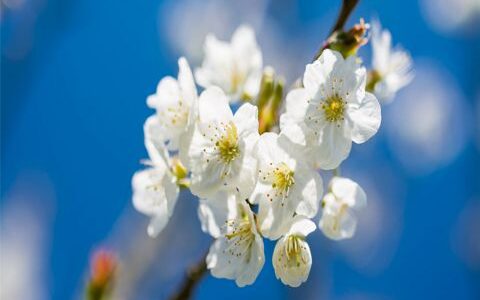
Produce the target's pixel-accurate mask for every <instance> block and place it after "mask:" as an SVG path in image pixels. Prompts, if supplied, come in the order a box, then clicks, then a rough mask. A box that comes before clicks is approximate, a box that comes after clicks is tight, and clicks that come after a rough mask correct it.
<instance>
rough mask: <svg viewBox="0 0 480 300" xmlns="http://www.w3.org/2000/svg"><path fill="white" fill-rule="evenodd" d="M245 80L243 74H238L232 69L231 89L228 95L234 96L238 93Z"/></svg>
mask: <svg viewBox="0 0 480 300" xmlns="http://www.w3.org/2000/svg"><path fill="white" fill-rule="evenodd" d="M244 80H245V76H244V74H242V73H240V72H239V71H238V70H237V68H234V69H233V72H232V75H231V84H232V85H231V89H230V93H232V94H235V93H237V92H238V90H239V89H240V86H241V85H242V84H243V82H244Z"/></svg>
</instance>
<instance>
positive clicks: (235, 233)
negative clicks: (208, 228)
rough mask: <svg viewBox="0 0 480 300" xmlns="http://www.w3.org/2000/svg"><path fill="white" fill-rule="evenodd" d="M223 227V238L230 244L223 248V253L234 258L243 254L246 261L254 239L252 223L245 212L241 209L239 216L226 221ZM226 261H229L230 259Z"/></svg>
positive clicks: (249, 256) (248, 258)
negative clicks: (224, 230)
mask: <svg viewBox="0 0 480 300" xmlns="http://www.w3.org/2000/svg"><path fill="white" fill-rule="evenodd" d="M225 227H226V233H225V238H226V239H227V241H228V243H229V245H230V246H229V247H228V250H227V249H226V250H224V253H226V254H229V255H231V256H233V257H235V258H237V257H242V256H244V255H245V259H246V260H247V262H248V261H249V260H250V258H251V253H250V251H249V249H250V247H251V246H252V243H253V241H254V240H255V236H254V234H253V232H252V223H251V222H250V219H249V218H248V215H247V213H246V212H245V211H244V210H243V209H242V211H241V218H239V219H233V220H228V221H226V222H225ZM228 263H229V264H230V263H231V261H230V259H229V260H228Z"/></svg>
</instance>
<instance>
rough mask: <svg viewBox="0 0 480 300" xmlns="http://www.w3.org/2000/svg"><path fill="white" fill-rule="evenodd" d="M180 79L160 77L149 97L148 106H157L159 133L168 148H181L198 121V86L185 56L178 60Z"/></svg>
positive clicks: (155, 107)
mask: <svg viewBox="0 0 480 300" xmlns="http://www.w3.org/2000/svg"><path fill="white" fill-rule="evenodd" d="M178 67H179V72H178V80H177V79H175V78H173V77H170V76H167V77H165V78H163V79H162V80H160V82H159V83H158V86H157V91H156V93H155V94H153V95H150V96H149V97H148V98H147V105H148V106H149V107H151V108H154V109H156V119H157V122H158V130H159V134H160V136H161V137H162V138H164V140H165V142H166V144H167V147H168V149H169V150H178V148H179V146H180V144H181V143H182V140H181V139H182V138H185V137H187V136H188V134H186V132H187V131H188V130H189V129H191V128H192V123H193V122H194V120H195V113H196V102H197V101H198V100H197V88H196V87H195V82H194V80H193V75H192V71H191V70H190V66H189V65H188V62H187V60H186V59H185V58H183V57H182V58H180V59H179V60H178Z"/></svg>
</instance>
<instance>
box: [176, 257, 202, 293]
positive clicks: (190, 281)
mask: <svg viewBox="0 0 480 300" xmlns="http://www.w3.org/2000/svg"><path fill="white" fill-rule="evenodd" d="M207 253H208V252H207ZM207 253H205V255H203V256H202V258H201V259H200V260H199V261H198V262H197V263H196V264H195V265H193V266H192V267H190V269H189V270H188V271H187V273H186V275H185V278H184V279H183V281H182V284H181V285H180V288H179V289H178V290H177V291H176V292H175V294H173V295H171V296H170V298H169V299H170V300H186V299H190V297H191V296H192V292H193V290H194V288H195V286H196V285H197V284H198V283H199V282H200V280H201V279H202V278H203V276H204V275H205V274H206V273H207V263H206V258H207Z"/></svg>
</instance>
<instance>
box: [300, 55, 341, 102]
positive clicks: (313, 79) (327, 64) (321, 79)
mask: <svg viewBox="0 0 480 300" xmlns="http://www.w3.org/2000/svg"><path fill="white" fill-rule="evenodd" d="M343 60H344V59H343V56H342V55H341V54H340V53H339V52H337V51H332V50H329V49H326V50H324V51H323V52H322V55H320V57H319V58H318V59H317V60H316V61H314V62H313V63H311V64H308V65H307V66H306V68H305V73H304V75H303V86H304V87H305V89H306V90H307V92H308V94H309V96H310V97H315V96H316V94H317V92H318V89H319V87H320V85H321V84H324V83H325V82H326V80H327V78H328V76H329V74H330V73H331V72H332V70H333V68H334V66H335V64H336V63H337V62H338V61H342V62H343Z"/></svg>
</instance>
